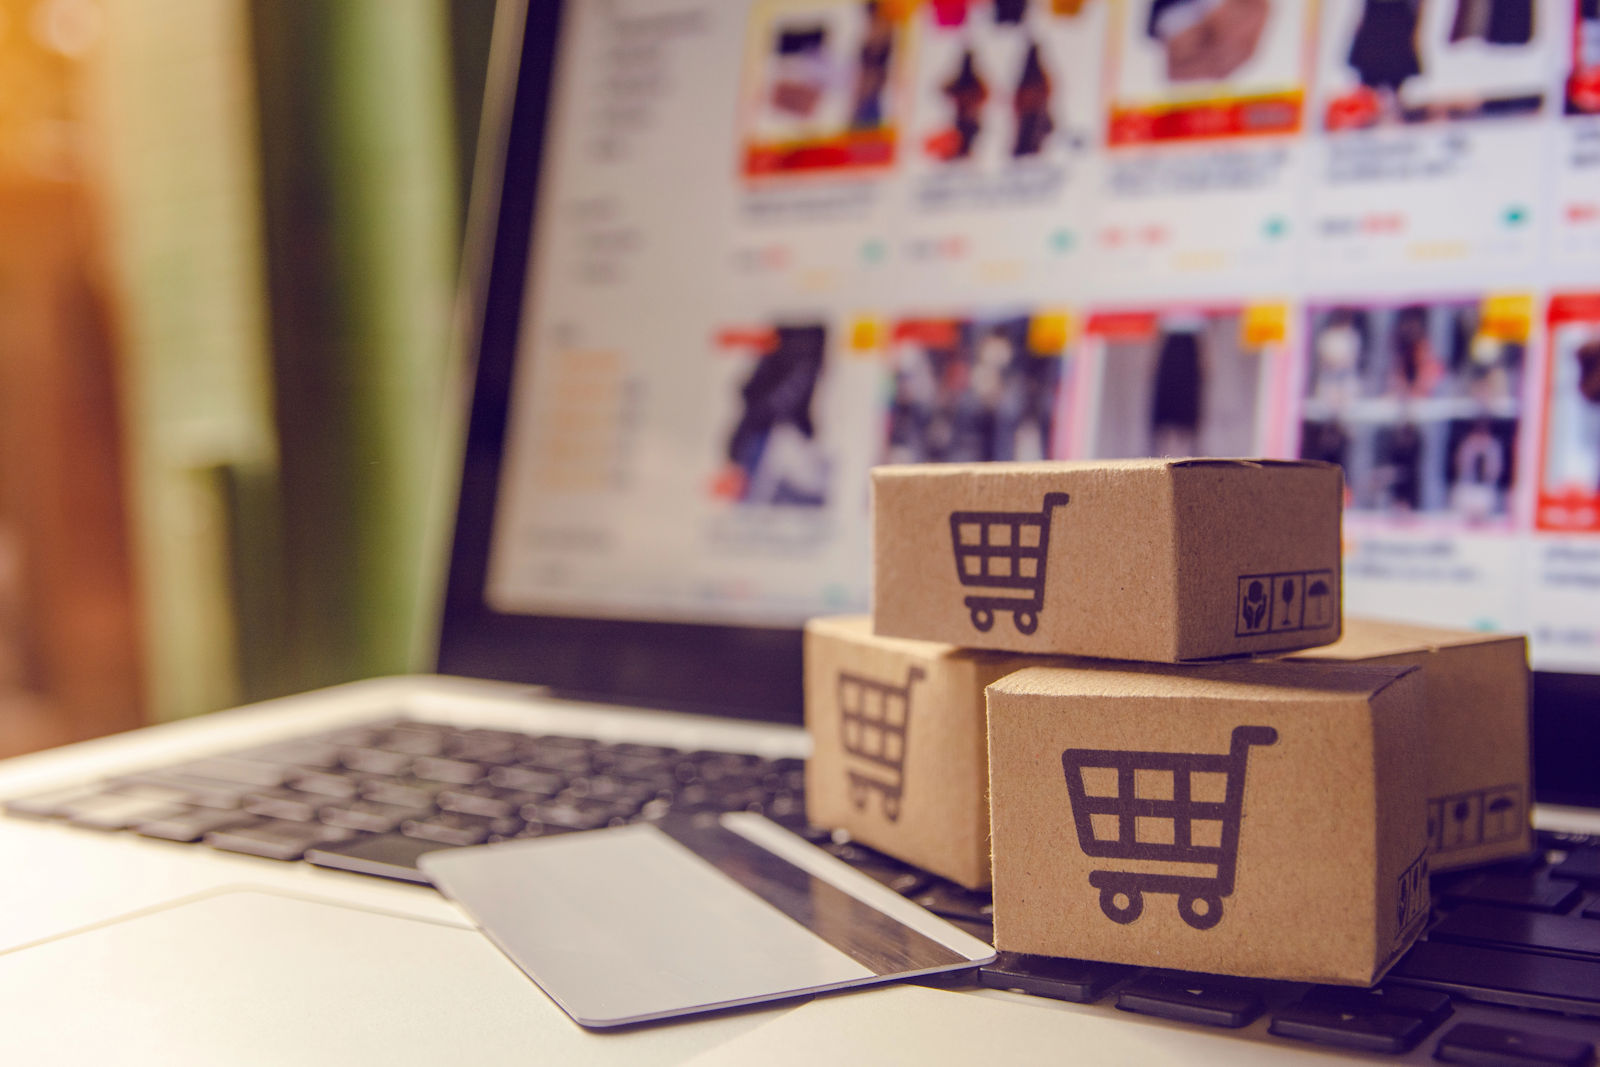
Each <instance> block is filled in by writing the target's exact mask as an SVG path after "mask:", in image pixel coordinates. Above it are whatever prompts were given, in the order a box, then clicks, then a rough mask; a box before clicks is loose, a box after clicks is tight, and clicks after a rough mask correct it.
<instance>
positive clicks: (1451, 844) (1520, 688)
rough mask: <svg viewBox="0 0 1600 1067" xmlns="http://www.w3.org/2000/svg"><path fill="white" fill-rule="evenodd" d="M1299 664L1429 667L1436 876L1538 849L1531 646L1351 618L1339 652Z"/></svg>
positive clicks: (1334, 648)
mask: <svg viewBox="0 0 1600 1067" xmlns="http://www.w3.org/2000/svg"><path fill="white" fill-rule="evenodd" d="M1293 658H1295V659H1305V660H1321V661H1329V662H1333V661H1338V662H1344V663H1381V664H1404V665H1408V666H1414V667H1419V668H1421V670H1422V681H1423V691H1424V711H1425V715H1424V718H1425V721H1426V723H1427V727H1428V737H1429V743H1428V750H1427V757H1426V761H1425V762H1426V766H1427V779H1428V831H1429V833H1428V837H1429V841H1430V843H1431V846H1432V849H1433V853H1432V857H1431V860H1430V863H1429V866H1430V867H1431V868H1432V869H1433V870H1435V871H1443V870H1454V869H1456V868H1459V867H1469V866H1472V865H1473V864H1478V863H1485V862H1488V861H1490V860H1497V859H1504V858H1506V857H1508V856H1517V855H1521V854H1522V853H1525V852H1527V851H1528V850H1529V849H1531V848H1532V847H1533V828H1532V825H1531V823H1530V821H1529V810H1530V800H1531V798H1532V796H1533V788H1532V785H1533V783H1532V773H1531V770H1530V759H1531V757H1530V754H1529V749H1528V730H1529V723H1528V704H1529V701H1528V686H1529V684H1530V680H1529V675H1528V648H1527V640H1526V639H1525V638H1523V637H1520V636H1507V635H1503V634H1481V633H1471V632H1468V631H1464V630H1440V629H1433V628H1430V627H1424V626H1407V625H1403V624H1400V623H1387V622H1376V621H1373V620H1370V619H1350V620H1347V622H1346V628H1345V634H1344V637H1343V639H1341V640H1340V641H1339V643H1338V644H1335V645H1330V646H1328V647H1327V648H1319V649H1313V650H1311V651H1309V652H1303V653H1299V654H1297V655H1296V656H1294V657H1293Z"/></svg>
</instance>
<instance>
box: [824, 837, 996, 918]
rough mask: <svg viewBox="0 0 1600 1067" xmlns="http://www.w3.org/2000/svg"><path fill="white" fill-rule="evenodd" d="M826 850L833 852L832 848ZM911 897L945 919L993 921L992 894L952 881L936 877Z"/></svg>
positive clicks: (843, 857) (847, 861) (850, 861)
mask: <svg viewBox="0 0 1600 1067" xmlns="http://www.w3.org/2000/svg"><path fill="white" fill-rule="evenodd" d="M828 851H830V852H835V850H834V849H832V848H830V849H829V850H828ZM835 854H836V855H837V854H838V853H837V852H835ZM840 859H843V860H844V861H845V862H846V863H851V864H852V866H853V865H854V864H853V862H852V860H851V859H850V858H849V856H848V855H844V856H840ZM911 899H912V900H913V901H915V902H916V903H918V904H920V905H922V906H923V907H924V908H927V909H928V910H929V911H931V912H933V913H934V914H935V915H942V916H944V917H945V918H947V919H965V920H967V921H968V922H979V923H991V924H992V923H993V922H994V895H993V894H991V893H987V892H983V891H980V890H972V889H963V888H961V887H960V886H958V885H956V884H955V883H954V882H946V881H944V880H943V879H937V880H935V881H934V882H933V884H932V885H930V886H928V887H927V888H926V889H923V890H922V891H920V892H917V893H913V894H911Z"/></svg>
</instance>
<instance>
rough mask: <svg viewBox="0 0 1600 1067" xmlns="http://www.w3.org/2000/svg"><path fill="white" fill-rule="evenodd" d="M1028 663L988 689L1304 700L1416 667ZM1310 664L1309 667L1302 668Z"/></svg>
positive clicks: (1387, 679) (1364, 695) (1350, 690)
mask: <svg viewBox="0 0 1600 1067" xmlns="http://www.w3.org/2000/svg"><path fill="white" fill-rule="evenodd" d="M1082 662H1083V665H1082V666H1076V665H1073V666H1064V667H1029V668H1026V669H1024V670H1021V671H1018V672H1016V673H1015V674H1010V675H1007V676H1006V677H1004V678H1002V679H1000V680H999V681H997V682H995V683H994V684H993V685H991V686H990V687H989V689H990V691H992V692H1000V693H1007V694H1015V695H1019V696H1052V695H1057V694H1060V695H1068V696H1117V697H1128V696H1158V697H1197V698H1198V697H1216V698H1225V699H1229V700H1282V699H1284V698H1285V697H1286V696H1288V697H1292V698H1294V699H1296V700H1302V701H1307V702H1320V701H1335V702H1338V701H1345V700H1349V699H1350V698H1352V697H1359V698H1361V699H1364V700H1365V699H1370V698H1371V697H1372V696H1374V695H1375V694H1377V693H1380V692H1382V691H1383V690H1384V689H1386V688H1388V686H1389V685H1391V684H1393V683H1394V681H1395V680H1396V679H1398V678H1401V677H1403V676H1404V675H1406V674H1408V673H1410V672H1411V671H1414V670H1416V668H1415V667H1407V666H1387V665H1369V664H1354V663H1305V662H1288V661H1284V660H1251V661H1234V662H1228V663H1200V664H1158V663H1149V664H1145V663H1121V662H1114V661H1098V662H1092V661H1087V660H1085V661H1082ZM1306 668H1309V669H1306Z"/></svg>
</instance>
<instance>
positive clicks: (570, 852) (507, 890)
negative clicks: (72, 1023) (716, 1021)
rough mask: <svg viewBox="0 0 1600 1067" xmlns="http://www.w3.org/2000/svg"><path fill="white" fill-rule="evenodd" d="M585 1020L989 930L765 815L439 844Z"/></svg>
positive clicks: (526, 962)
mask: <svg viewBox="0 0 1600 1067" xmlns="http://www.w3.org/2000/svg"><path fill="white" fill-rule="evenodd" d="M422 866H423V870H424V871H425V872H426V873H427V874H428V876H429V877H430V878H432V879H433V880H434V883H435V884H436V885H438V886H439V888H440V889H442V890H443V891H444V892H445V893H446V894H447V895H448V896H450V897H451V898H452V899H454V900H455V901H456V902H457V903H459V904H461V905H462V906H463V907H464V908H466V910H467V911H468V912H469V913H470V914H471V915H472V917H473V918H474V920H476V921H477V923H478V925H479V926H480V927H481V928H482V929H483V931H484V932H485V933H486V934H488V936H489V937H490V938H492V939H493V940H494V942H495V943H496V944H498V945H499V946H500V947H501V949H503V950H504V951H505V953H506V954H507V955H508V956H510V957H511V958H512V960H514V961H515V962H516V963H517V965H518V966H519V967H521V968H522V969H523V970H524V971H525V972H527V974H528V975H529V976H530V977H531V978H533V980H534V981H536V982H538V983H539V985H540V986H541V987H542V988H543V989H544V991H545V992H546V993H548V994H549V995H550V997H551V999H553V1000H555V1001H556V1003H558V1004H560V1005H561V1006H562V1008H564V1009H565V1010H566V1011H567V1013H568V1014H569V1015H571V1016H572V1017H573V1018H574V1019H576V1020H577V1021H578V1022H580V1023H582V1024H584V1025H585V1026H615V1025H619V1024H623V1023H635V1022H643V1021H646V1020H652V1019H665V1018H670V1017H673V1016H677V1015H684V1014H688V1013H690V1012H697V1011H705V1010H709V1009H712V1008H721V1007H731V1006H734V1005H740V1004H753V1003H758V1002H761V1001H766V1000H773V999H776V998H779V997H785V996H794V995H798V994H801V993H810V992H819V991H823V990H830V989H843V988H846V987H849V986H858V985H868V984H873V983H877V982H883V981H887V980H889V979H892V978H899V977H906V976H910V975H914V974H930V973H935V972H939V971H947V970H956V969H960V968H964V967H971V966H973V965H974V964H975V963H979V962H984V961H987V960H988V959H991V958H993V955H994V951H993V949H991V948H990V947H989V946H988V945H986V944H984V943H983V942H981V941H979V940H977V939H976V938H973V937H970V936H968V935H967V934H965V933H963V932H962V931H960V930H958V929H957V928H955V927H953V926H951V925H949V924H948V923H945V922H943V921H942V920H939V919H936V918H934V917H933V916H932V915H930V914H928V913H927V912H925V911H923V910H922V909H920V908H918V907H916V906H915V905H912V904H910V903H909V902H907V901H905V900H904V899H903V898H901V897H900V896H898V895H897V894H895V893H893V892H891V891H890V890H888V889H885V888H884V887H882V886H880V885H878V883H876V882H874V881H872V880H871V879H870V878H867V877H866V876H864V875H862V874H860V873H859V872H857V871H854V870H851V869H850V868H849V867H847V866H846V865H845V864H843V863H840V862H839V861H838V860H836V859H834V857H832V856H829V855H828V854H827V853H825V852H823V851H822V850H820V849H817V848H814V847H813V846H811V845H809V844H807V843H806V842H804V841H802V840H801V839H800V838H798V837H795V836H794V835H792V834H789V833H787V832H786V831H784V830H782V829H780V828H779V827H777V826H776V825H775V824H773V823H771V822H769V821H767V820H765V819H762V818H760V817H759V816H754V815H728V816H723V817H722V820H721V821H720V822H716V823H711V824H709V825H702V826H698V827H691V826H688V825H675V826H667V827H657V826H649V825H640V826H627V827H621V828H618V829H615V830H601V831H595V832H591V833H583V834H571V835H567V836H563V837H555V838H549V839H546V840H536V841H522V842H514V843H509V844H503V845H491V846H487V847H484V848H472V849H452V850H449V851H446V852H436V853H431V854H429V855H427V856H425V857H424V858H423V860H422Z"/></svg>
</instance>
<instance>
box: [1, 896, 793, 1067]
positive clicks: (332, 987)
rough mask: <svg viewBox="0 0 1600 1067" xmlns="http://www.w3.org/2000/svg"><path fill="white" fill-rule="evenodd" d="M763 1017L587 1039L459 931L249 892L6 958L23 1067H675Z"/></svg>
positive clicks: (10, 1044)
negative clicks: (527, 1066)
mask: <svg viewBox="0 0 1600 1067" xmlns="http://www.w3.org/2000/svg"><path fill="white" fill-rule="evenodd" d="M773 1014H774V1013H770V1012H752V1013H748V1014H738V1015H726V1016H719V1017H717V1018H709V1019H705V1020H703V1021H702V1022H700V1023H699V1024H697V1025H694V1026H677V1027H672V1028H670V1029H668V1030H666V1031H655V1032H648V1031H647V1032H641V1033H634V1034H604V1035H601V1034H593V1033H590V1032H587V1031H584V1030H581V1029H579V1028H578V1027H576V1026H573V1025H572V1023H571V1022H569V1021H568V1020H567V1018H566V1017H565V1016H564V1015H562V1014H561V1013H560V1012H559V1011H557V1010H556V1009H555V1007H554V1006H553V1005H552V1004H551V1003H550V1002H549V1001H548V1000H546V999H545V998H544V997H543V996H541V995H540V994H539V992H538V990H536V989H533V988H531V987H530V986H529V985H528V982H527V980H526V979H524V978H523V976H522V975H521V974H519V973H517V970H516V968H514V967H511V966H509V965H508V964H507V963H506V960H505V957H504V956H502V955H501V954H500V953H498V952H496V951H495V950H494V948H493V947H492V946H490V945H489V944H488V943H487V942H485V941H484V939H483V937H482V936H481V935H479V934H478V932H477V931H475V930H473V929H471V928H469V927H466V926H455V925H446V924H443V923H438V922H433V921H429V920H425V919H415V918H410V917H407V916H402V915H395V914H392V913H389V912H380V911H371V910H367V909H365V908H360V907H352V906H349V905H346V904H340V903H335V902H330V901H323V900H316V899H308V898H303V897H295V896H288V895H285V894H281V893H278V892H274V891H271V890H265V889H253V888H251V889H231V890H224V891H220V892H213V893H208V894H204V895H202V896H199V897H193V898H187V899H184V900H179V901H175V902H173V903H172V904H170V905H167V906H165V907H162V908H157V909H152V910H149V911H145V912H140V913H135V914H133V915H130V916H127V917H125V918H122V919H119V920H117V921H114V922H111V923H106V924H103V925H99V926H93V927H89V928H87V929H84V930H79V931H77V932H74V933H72V934H68V935H64V936H62V937H59V938H55V939H53V940H50V941H44V942H40V943H38V944H35V945H32V946H25V947H22V948H18V949H16V950H13V951H11V952H7V953H0V1018H3V1019H4V1022H3V1023H0V1046H3V1047H4V1049H5V1057H4V1058H5V1062H7V1063H17V1064H31V1065H38V1064H82V1063H115V1064H119V1065H130V1067H132V1065H144V1064H149V1065H151V1067H154V1065H157V1064H159V1065H161V1067H175V1065H186V1064H208V1065H211V1064H287V1063H292V1064H295V1065H297V1067H316V1065H320V1064H327V1065H329V1067H333V1065H335V1064H339V1065H344V1064H351V1063H383V1064H385V1065H387V1067H409V1065H415V1067H438V1065H440V1064H452V1063H507V1064H511V1063H527V1062H531V1061H530V1059H529V1057H530V1055H533V1053H531V1052H530V1050H537V1054H538V1055H537V1057H536V1058H537V1059H538V1061H539V1062H541V1063H545V1062H548V1063H562V1064H579V1063H581V1064H586V1065H590V1067H596V1065H600V1064H613V1063H614V1064H630V1065H631V1064H637V1063H639V1062H640V1061H641V1059H644V1060H647V1061H650V1062H662V1063H667V1062H673V1063H676V1062H680V1061H681V1060H683V1059H687V1058H689V1057H691V1056H693V1055H695V1054H697V1053H700V1052H703V1051H705V1050H707V1049H709V1048H714V1047H716V1046H717V1045H718V1044H720V1043H722V1042H723V1041H726V1040H728V1039H730V1038H732V1037H735V1036H738V1035H740V1034H743V1033H745V1032H746V1031H748V1030H750V1029H752V1028H753V1027H755V1026H757V1025H759V1024H760V1023H763V1022H766V1021H768V1020H769V1019H770V1018H771V1017H772V1016H773Z"/></svg>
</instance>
